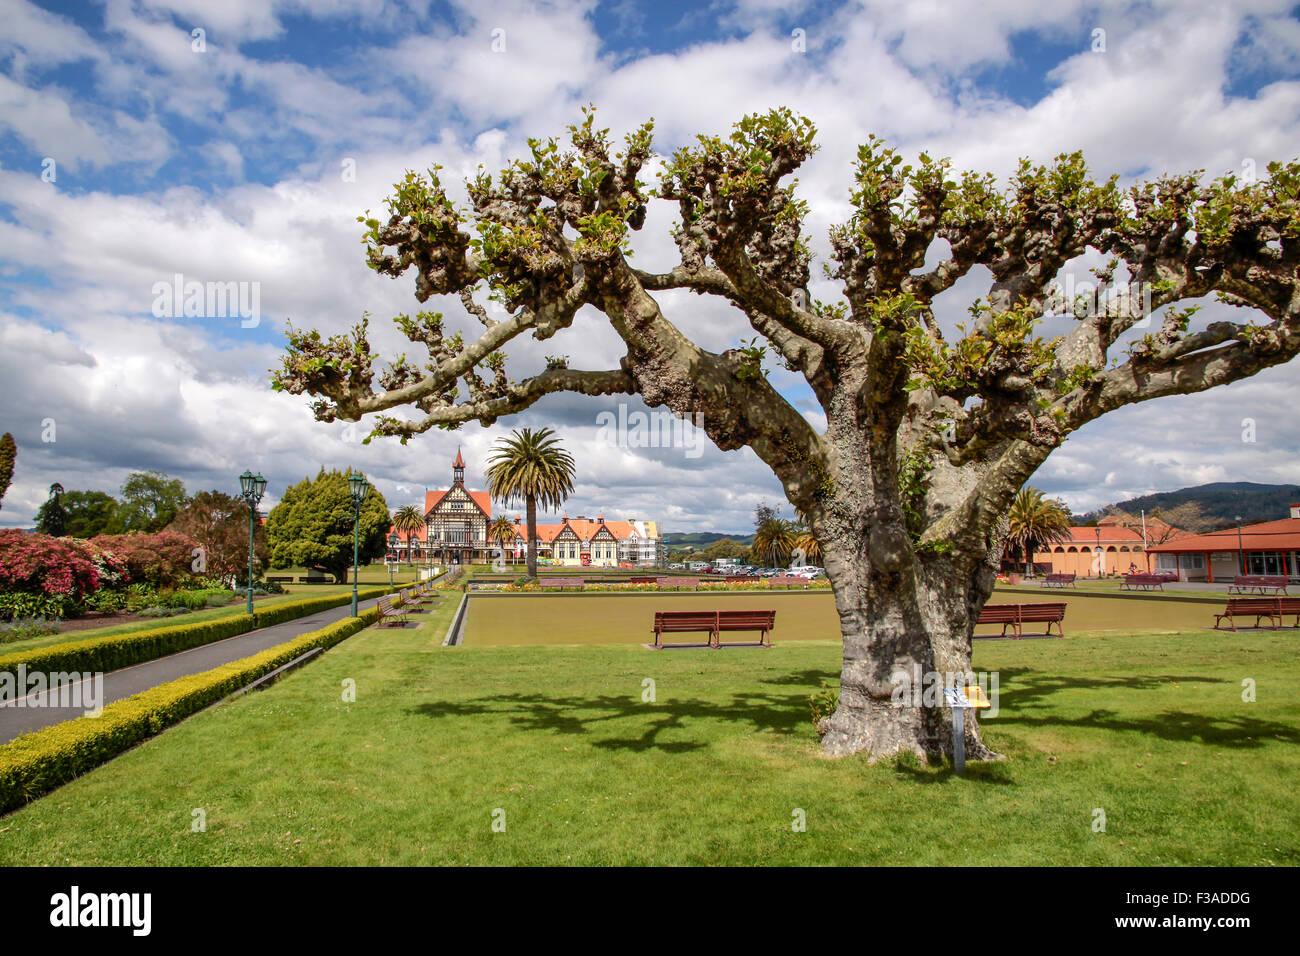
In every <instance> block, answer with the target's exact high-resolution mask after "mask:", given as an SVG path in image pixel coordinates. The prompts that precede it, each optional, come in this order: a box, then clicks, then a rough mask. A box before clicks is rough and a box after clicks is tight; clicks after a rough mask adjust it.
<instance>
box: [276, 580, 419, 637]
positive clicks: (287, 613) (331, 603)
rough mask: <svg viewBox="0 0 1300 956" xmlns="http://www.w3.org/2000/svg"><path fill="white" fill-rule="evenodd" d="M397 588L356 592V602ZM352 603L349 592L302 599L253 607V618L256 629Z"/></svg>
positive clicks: (385, 587) (366, 589)
mask: <svg viewBox="0 0 1300 956" xmlns="http://www.w3.org/2000/svg"><path fill="white" fill-rule="evenodd" d="M400 590H401V588H398V587H392V588H390V587H388V585H384V586H383V587H377V588H362V589H360V590H358V591H357V600H358V601H368V600H370V599H371V598H376V597H383V596H384V595H385V594H390V593H393V592H395V591H400ZM351 603H352V594H351V592H349V593H347V594H331V595H329V596H328V597H317V598H303V599H302V600H301V601H286V602H285V603H284V604H277V605H275V606H274V607H268V608H265V609H264V610H258V608H257V606H256V605H254V606H253V616H254V617H256V618H257V626H258V627H270V626H271V625H273V624H283V623H284V622H285V621H292V620H294V619H295V618H299V617H306V616H307V615H308V614H315V613H316V612H317V611H328V610H329V609H330V608H332V607H342V606H343V605H344V604H351Z"/></svg>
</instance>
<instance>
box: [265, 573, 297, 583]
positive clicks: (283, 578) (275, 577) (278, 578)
mask: <svg viewBox="0 0 1300 956" xmlns="http://www.w3.org/2000/svg"><path fill="white" fill-rule="evenodd" d="M266 580H267V581H270V582H275V583H278V584H293V575H292V574H268V575H267V576H266Z"/></svg>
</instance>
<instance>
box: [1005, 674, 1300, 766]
mask: <svg viewBox="0 0 1300 956" xmlns="http://www.w3.org/2000/svg"><path fill="white" fill-rule="evenodd" d="M1000 674H1001V677H1002V679H1003V681H1005V683H1007V684H1008V685H1009V686H1007V687H1004V688H1001V689H1000V692H999V713H998V716H997V717H993V718H990V719H988V721H987V722H982V723H981V725H982V726H983V727H984V728H985V729H994V730H997V729H998V728H1000V727H1002V726H1011V725H1013V726H1017V727H1025V728H1036V729H1039V728H1051V727H1084V728H1088V727H1090V728H1095V729H1098V730H1109V731H1116V732H1131V733H1139V734H1146V735H1149V736H1153V737H1158V738H1160V739H1161V740H1170V741H1180V742H1199V743H1203V744H1212V745H1214V746H1216V747H1241V748H1254V747H1259V746H1261V745H1262V744H1263V742H1264V741H1266V740H1277V741H1281V742H1282V743H1288V744H1300V729H1297V728H1296V727H1294V726H1292V725H1290V724H1283V723H1279V722H1277V721H1272V720H1261V719H1258V718H1255V717H1244V716H1240V715H1237V714H1224V713H1221V714H1207V713H1190V712H1188V711H1185V710H1164V711H1161V712H1160V713H1158V714H1155V715H1154V716H1151V717H1133V716H1129V715H1126V714H1124V713H1122V712H1121V711H1118V710H1113V709H1107V708H1102V707H1098V708H1094V709H1093V710H1091V711H1089V712H1088V713H1087V714H1083V715H1080V716H1077V717H1068V716H1065V715H1061V714H1053V713H1051V712H1049V711H1048V710H1047V705H1048V704H1049V703H1050V698H1051V697H1052V695H1053V694H1055V693H1057V692H1059V691H1063V690H1086V691H1087V690H1090V691H1097V692H1109V691H1114V690H1125V691H1147V690H1162V689H1168V688H1169V686H1170V685H1171V684H1177V685H1188V686H1190V685H1198V684H1229V685H1231V684H1232V683H1233V682H1232V681H1229V680H1225V679H1222V678H1217V677H1202V676H1196V675H1173V674H1152V675H1148V676H1130V677H1093V678H1087V677H1059V676H1055V675H1050V674H1042V673H1039V672H1035V671H1026V670H1009V669H1008V670H1002V671H1001V672H1000ZM1201 699H1202V700H1207V699H1206V698H1205V697H1202V698H1201ZM1230 703H1231V698H1230V697H1227V696H1225V698H1224V699H1223V700H1222V701H1221V702H1220V701H1208V700H1207V705H1208V707H1213V708H1216V709H1217V708H1218V707H1220V706H1222V707H1225V708H1226V707H1227V706H1228V705H1230ZM1208 707H1207V709H1208Z"/></svg>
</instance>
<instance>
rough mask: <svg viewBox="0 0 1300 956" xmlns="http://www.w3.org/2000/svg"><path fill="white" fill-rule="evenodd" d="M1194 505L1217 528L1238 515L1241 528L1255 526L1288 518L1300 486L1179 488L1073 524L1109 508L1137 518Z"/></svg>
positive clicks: (1238, 483) (1232, 483) (1117, 505)
mask: <svg viewBox="0 0 1300 956" xmlns="http://www.w3.org/2000/svg"><path fill="white" fill-rule="evenodd" d="M1189 501H1190V502H1194V503H1195V504H1197V505H1199V506H1200V507H1201V510H1202V511H1203V512H1204V513H1205V517H1206V518H1207V519H1209V520H1210V521H1212V522H1213V523H1214V526H1215V527H1216V528H1226V527H1229V526H1231V525H1233V524H1235V523H1236V516H1237V515H1241V521H1242V524H1255V523H1257V522H1260V521H1276V520H1277V519H1278V518H1285V517H1287V516H1288V515H1289V514H1290V511H1289V510H1288V507H1287V506H1288V505H1290V504H1291V503H1292V502H1293V501H1294V502H1300V485H1261V484H1257V483H1255V482H1253V481H1215V482H1211V483H1210V484H1208V485H1196V486H1194V487H1191V488H1180V489H1178V490H1177V491H1161V492H1158V493H1156V494H1154V495H1142V496H1141V497H1139V498H1129V499H1128V500H1127V501H1117V502H1116V503H1115V504H1113V505H1108V506H1107V507H1105V508H1102V509H1100V510H1098V511H1090V512H1088V513H1087V514H1085V515H1082V516H1078V517H1076V519H1075V520H1077V521H1079V522H1081V523H1085V522H1088V521H1092V520H1096V519H1097V518H1100V517H1101V516H1102V515H1103V514H1105V513H1106V512H1107V511H1109V510H1111V509H1112V508H1114V509H1118V510H1120V511H1127V512H1129V513H1130V514H1137V513H1138V512H1139V511H1142V510H1143V509H1145V510H1146V512H1147V514H1150V513H1151V512H1152V511H1155V510H1157V509H1161V508H1164V509H1168V508H1174V507H1177V506H1178V505H1181V504H1184V503H1185V502H1189Z"/></svg>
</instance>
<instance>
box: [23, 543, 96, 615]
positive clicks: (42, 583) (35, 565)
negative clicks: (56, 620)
mask: <svg viewBox="0 0 1300 956" xmlns="http://www.w3.org/2000/svg"><path fill="white" fill-rule="evenodd" d="M99 584H100V576H99V571H98V569H97V568H96V567H95V561H94V559H93V557H92V556H91V555H90V554H89V553H88V552H87V549H86V547H85V544H84V542H79V541H73V540H72V539H69V538H52V537H50V536H49V535H44V534H25V533H23V532H22V531H18V530H16V529H15V530H8V531H0V592H19V593H24V594H38V595H45V596H47V597H51V598H58V599H59V600H60V602H61V603H62V605H63V606H64V608H68V607H70V606H72V605H75V604H78V603H79V602H80V601H81V600H82V599H83V598H85V597H86V596H87V595H89V594H93V593H94V592H95V589H96V588H98V587H99Z"/></svg>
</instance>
